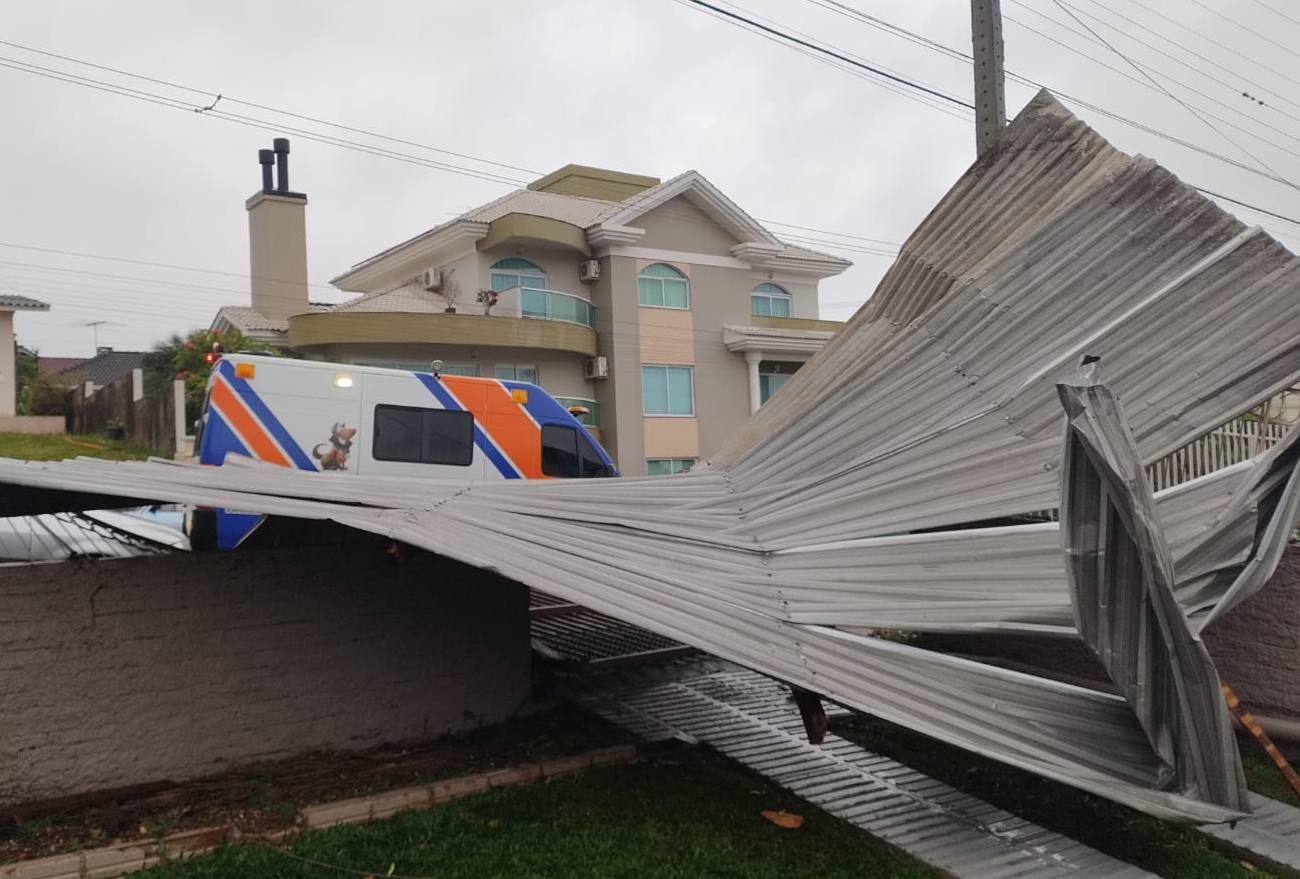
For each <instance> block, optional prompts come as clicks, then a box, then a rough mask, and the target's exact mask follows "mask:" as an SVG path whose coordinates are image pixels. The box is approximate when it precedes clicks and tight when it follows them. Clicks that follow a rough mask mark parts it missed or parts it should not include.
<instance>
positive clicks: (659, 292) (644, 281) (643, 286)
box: [636, 278, 664, 305]
mask: <svg viewBox="0 0 1300 879" xmlns="http://www.w3.org/2000/svg"><path fill="white" fill-rule="evenodd" d="M636 291H637V303H638V304H640V305H663V304H664V284H663V281H660V280H659V279H658V278H637V281H636Z"/></svg>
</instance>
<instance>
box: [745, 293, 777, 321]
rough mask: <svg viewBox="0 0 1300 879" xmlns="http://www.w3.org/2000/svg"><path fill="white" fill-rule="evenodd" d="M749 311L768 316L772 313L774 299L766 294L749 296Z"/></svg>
mask: <svg viewBox="0 0 1300 879" xmlns="http://www.w3.org/2000/svg"><path fill="white" fill-rule="evenodd" d="M749 313H750V314H757V315H760V316H766V315H769V314H771V313H772V300H771V299H769V298H768V297H766V296H750V297H749Z"/></svg>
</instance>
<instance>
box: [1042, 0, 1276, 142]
mask: <svg viewBox="0 0 1300 879" xmlns="http://www.w3.org/2000/svg"><path fill="white" fill-rule="evenodd" d="M1091 2H1092V4H1093V5H1094V6H1097V7H1099V8H1101V9H1104V10H1105V11H1106V12H1109V13H1110V14H1111V15H1113V16H1115V17H1116V18H1118V19H1121V20H1122V21H1124V22H1126V23H1128V24H1130V25H1132V26H1134V27H1136V28H1138V29H1140V30H1143V31H1146V32H1147V33H1149V34H1151V35H1152V36H1154V37H1156V38H1157V39H1160V40H1163V41H1164V42H1166V43H1168V44H1169V45H1171V46H1174V47H1175V48H1177V49H1180V50H1181V51H1183V52H1186V53H1187V54H1189V55H1191V56H1192V57H1193V58H1195V59H1196V60H1197V61H1199V62H1201V63H1203V64H1208V65H1210V66H1212V67H1214V68H1215V69H1217V70H1221V71H1223V72H1224V73H1226V74H1228V75H1229V76H1232V77H1234V78H1235V79H1236V80H1237V81H1238V82H1241V83H1245V84H1247V85H1249V86H1250V87H1251V88H1253V89H1255V90H1257V91H1260V92H1263V93H1265V94H1268V95H1272V96H1273V97H1275V98H1277V99H1278V100H1279V101H1282V102H1284V103H1287V104H1290V105H1291V106H1293V107H1297V108H1300V103H1298V102H1296V101H1293V100H1291V99H1290V98H1288V97H1287V96H1286V95H1284V94H1282V93H1281V92H1277V91H1274V90H1273V89H1270V88H1269V87H1268V86H1266V85H1264V84H1263V83H1259V82H1256V81H1254V80H1251V79H1249V78H1247V77H1245V76H1243V75H1242V74H1241V73H1240V72H1239V71H1236V70H1233V69H1231V68H1229V67H1225V66H1224V65H1222V64H1220V63H1218V62H1217V61H1215V60H1214V59H1213V58H1210V57H1208V56H1206V55H1204V54H1202V53H1200V52H1197V51H1195V50H1194V49H1192V48H1191V47H1189V46H1186V45H1184V44H1182V43H1180V42H1178V41H1177V40H1174V39H1170V38H1169V37H1168V36H1166V35H1165V34H1163V33H1161V32H1160V31H1158V30H1156V29H1155V28H1151V27H1148V26H1147V25H1145V24H1143V23H1142V22H1140V21H1138V20H1137V19H1135V18H1132V17H1130V16H1127V15H1125V14H1124V13H1122V12H1120V11H1119V10H1116V9H1113V8H1111V7H1109V6H1107V5H1106V4H1104V3H1102V2H1100V0H1091ZM1017 5H1019V6H1023V7H1024V8H1026V9H1028V10H1029V11H1030V12H1033V13H1034V14H1036V15H1043V13H1041V12H1038V11H1037V10H1036V9H1033V8H1032V7H1029V6H1026V5H1025V4H1023V3H1017ZM1075 8H1076V9H1077V7H1075ZM1078 11H1079V12H1081V13H1082V14H1084V15H1087V14H1088V13H1086V12H1083V11H1082V10H1078ZM1044 17H1046V16H1044ZM1090 17H1091V18H1093V19H1094V20H1098V21H1099V20H1100V19H1098V18H1097V17H1096V16H1090ZM1048 21H1052V19H1051V18H1048ZM1129 36H1130V39H1136V38H1135V37H1132V35H1131V34H1130V35H1129ZM1138 42H1139V43H1141V44H1142V45H1144V46H1146V47H1147V48H1149V49H1151V50H1152V51H1155V52H1159V53H1160V54H1161V55H1163V56H1164V57H1166V58H1169V59H1170V60H1171V61H1176V62H1177V63H1179V64H1181V65H1182V66H1184V67H1186V68H1187V69H1189V70H1192V71H1195V72H1197V73H1200V74H1201V75H1202V76H1205V77H1206V78H1207V79H1210V80H1211V81H1212V82H1217V83H1218V84H1219V85H1222V86H1224V87H1225V88H1228V89H1229V90H1231V91H1233V92H1234V93H1235V92H1236V91H1237V89H1238V87H1237V86H1235V85H1232V84H1230V83H1227V82H1224V81H1223V80H1221V79H1215V78H1213V77H1210V76H1209V75H1208V74H1206V73H1205V72H1204V70H1203V69H1201V68H1199V67H1197V66H1196V65H1193V64H1190V63H1188V62H1186V61H1182V60H1181V59H1178V58H1175V57H1174V56H1173V55H1170V54H1169V53H1168V52H1164V51H1162V50H1160V49H1157V48H1155V47H1154V46H1152V45H1151V44H1150V43H1146V42H1143V41H1141V40H1138ZM1225 48H1226V47H1225ZM1232 54H1236V55H1237V57H1239V58H1240V57H1241V55H1240V54H1239V53H1232ZM1243 60H1246V59H1243ZM1261 66H1262V65H1261ZM1269 72H1270V73H1273V74H1274V75H1276V76H1281V77H1282V78H1284V79H1290V77H1286V76H1285V75H1283V74H1280V73H1277V72H1276V71H1271V70H1270V71H1269ZM1290 81H1291V82H1293V83H1296V84H1297V85H1300V80H1295V79H1291V80H1290ZM1268 106H1269V107H1270V108H1272V109H1273V110H1275V111H1277V112H1279V113H1281V112H1282V111H1281V110H1278V108H1277V107H1276V105H1274V104H1269V105H1268ZM1283 115H1285V116H1286V117H1287V118H1288V119H1293V120H1295V121H1298V122H1300V117H1297V116H1293V115H1291V114H1289V113H1283Z"/></svg>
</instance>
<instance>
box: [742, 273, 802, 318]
mask: <svg viewBox="0 0 1300 879" xmlns="http://www.w3.org/2000/svg"><path fill="white" fill-rule="evenodd" d="M760 287H773V288H775V289H776V290H779V291H780V292H779V293H774V292H772V291H771V290H760V289H759V288H760ZM755 297H757V298H761V299H766V300H767V302H768V306H767V308H768V311H769V312H770V311H771V310H772V303H773V302H784V303H785V311H786V313H785V314H759V313H758V312H757V311H755V310H754V299H755ZM793 309H794V301H793V297H791V296H790V291H789V290H787V289H785V288H784V287H782V286H781V285H780V284H773V283H772V282H771V281H763V282H762V283H761V284H756V285H754V289H752V290H750V291H749V313H750V316H752V317H789V316H790V314H791V313H792V311H793Z"/></svg>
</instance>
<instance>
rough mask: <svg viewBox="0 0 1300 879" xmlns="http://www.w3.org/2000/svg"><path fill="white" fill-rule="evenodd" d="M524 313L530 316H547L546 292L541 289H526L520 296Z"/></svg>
mask: <svg viewBox="0 0 1300 879" xmlns="http://www.w3.org/2000/svg"><path fill="white" fill-rule="evenodd" d="M519 299H520V306H521V307H522V308H523V312H524V314H526V315H528V316H529V317H546V294H545V293H543V292H541V291H540V290H529V289H527V288H525V289H524V291H523V293H522V294H521V295H520V297H519Z"/></svg>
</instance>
